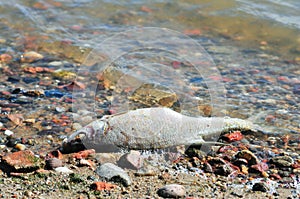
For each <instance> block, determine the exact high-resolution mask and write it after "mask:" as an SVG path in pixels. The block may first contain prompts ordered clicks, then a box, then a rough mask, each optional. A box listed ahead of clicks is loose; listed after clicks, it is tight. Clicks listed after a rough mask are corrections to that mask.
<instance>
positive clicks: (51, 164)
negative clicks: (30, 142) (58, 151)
mask: <svg viewBox="0 0 300 199" xmlns="http://www.w3.org/2000/svg"><path fill="white" fill-rule="evenodd" d="M62 166H63V163H62V161H61V160H60V159H58V158H50V159H48V160H46V167H48V168H50V169H55V168H57V167H62Z"/></svg>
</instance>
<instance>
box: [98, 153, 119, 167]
mask: <svg viewBox="0 0 300 199" xmlns="http://www.w3.org/2000/svg"><path fill="white" fill-rule="evenodd" d="M119 158H120V154H117V153H96V154H95V159H96V160H97V162H98V163H100V164H104V163H113V164H115V163H116V162H117V160H118V159H119Z"/></svg>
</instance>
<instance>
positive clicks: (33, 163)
mask: <svg viewBox="0 0 300 199" xmlns="http://www.w3.org/2000/svg"><path fill="white" fill-rule="evenodd" d="M43 165H44V161H42V159H40V158H38V157H36V156H35V155H34V153H33V152H32V151H30V150H25V151H18V152H14V153H11V154H8V155H5V156H3V157H1V162H0V168H1V170H3V171H4V172H6V173H10V172H21V173H26V172H32V171H35V170H37V169H39V168H40V167H42V166H43Z"/></svg>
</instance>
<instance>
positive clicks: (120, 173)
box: [95, 163, 131, 186]
mask: <svg viewBox="0 0 300 199" xmlns="http://www.w3.org/2000/svg"><path fill="white" fill-rule="evenodd" d="M95 172H96V173H97V174H98V175H99V176H100V177H102V178H104V179H105V180H108V181H113V182H116V183H121V184H123V185H124V186H129V185H131V179H130V177H129V176H128V174H127V173H126V171H124V170H123V169H122V168H120V167H118V166H116V165H114V164H112V163H105V164H103V165H100V166H99V167H97V169H96V171H95Z"/></svg>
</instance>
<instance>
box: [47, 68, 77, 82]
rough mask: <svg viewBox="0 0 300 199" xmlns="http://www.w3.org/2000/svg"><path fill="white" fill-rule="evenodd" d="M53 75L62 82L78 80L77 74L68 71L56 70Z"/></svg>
mask: <svg viewBox="0 0 300 199" xmlns="http://www.w3.org/2000/svg"><path fill="white" fill-rule="evenodd" d="M52 74H53V76H54V77H56V78H58V79H60V80H74V79H75V78H76V73H74V72H71V71H66V70H56V71H54V72H53V73H52Z"/></svg>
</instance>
